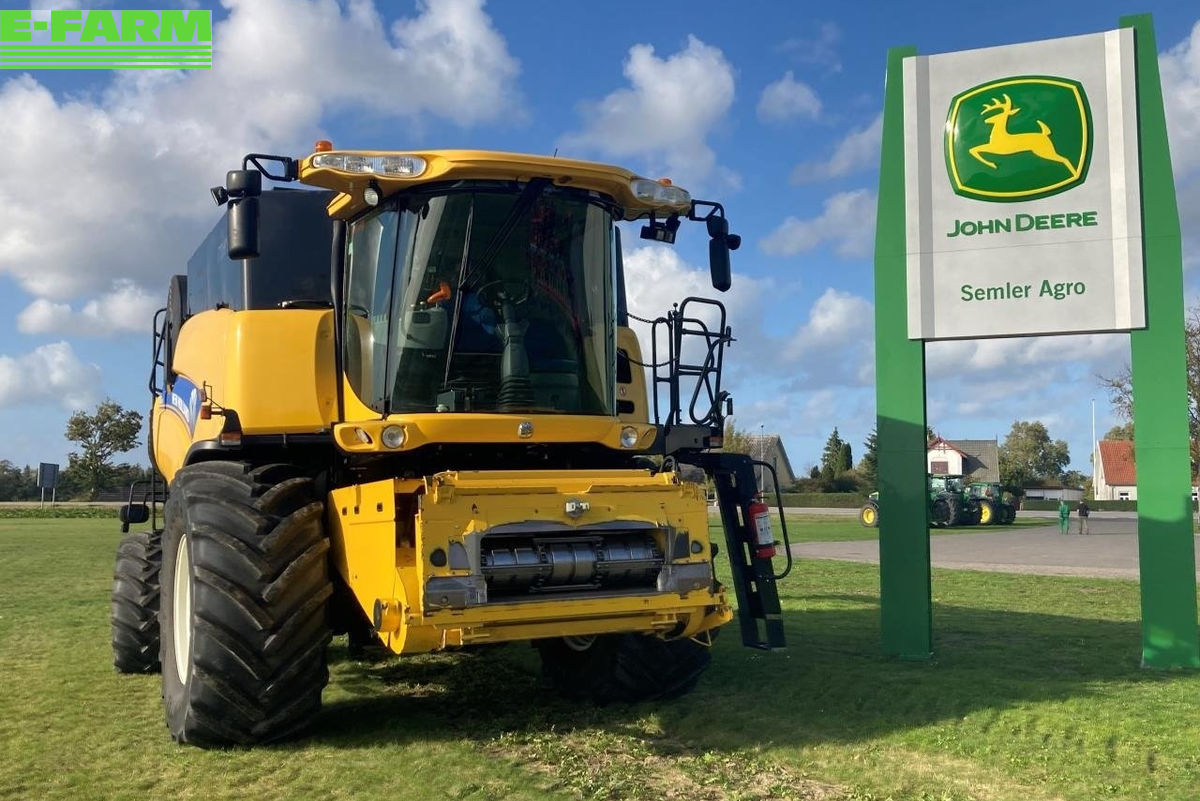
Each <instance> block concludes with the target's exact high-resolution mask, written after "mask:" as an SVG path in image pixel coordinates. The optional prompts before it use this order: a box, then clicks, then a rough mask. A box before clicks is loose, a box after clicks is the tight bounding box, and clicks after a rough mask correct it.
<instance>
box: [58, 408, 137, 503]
mask: <svg viewBox="0 0 1200 801" xmlns="http://www.w3.org/2000/svg"><path fill="white" fill-rule="evenodd" d="M141 430H142V415H141V414H139V413H138V412H135V411H132V410H129V409H123V408H121V405H120V404H119V403H117V402H115V401H112V400H106V401H104V402H103V403H101V404H100V405H99V406H97V407H96V411H95V413H94V414H88V413H87V412H84V411H78V412H75V413H74V414H73V415H71V417H70V419H68V420H67V433H66V437H67V439H69V440H71V441H72V442H76V443H79V446H80V449H81V452H80V453H74V452H73V453H71V454H70V455H69V456H68V457H67V471H69V472H73V473H75V474H76V475H77V476H78V477H79V478H80V479H81V480H82V483H83V487H82V489H83V491H84V492H85V493H86V494H87V497H88V498H93V499H94V498H95V497H96V495H97V494H98V493H99V492H100V490H101V489H103V488H104V487H105V486H106V485H107V484H108V482H109V479H110V476H111V474H112V470H113V466H112V457H113V456H114V455H116V454H118V453H124V452H125V451H128V450H131V449H133V448H135V447H136V446H137V444H138V433H139V432H140V431H141ZM67 471H64V472H67Z"/></svg>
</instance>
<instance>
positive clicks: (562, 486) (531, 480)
mask: <svg viewBox="0 0 1200 801" xmlns="http://www.w3.org/2000/svg"><path fill="white" fill-rule="evenodd" d="M569 500H578V501H585V502H586V503H588V505H589V506H590V509H589V510H588V511H586V512H585V513H583V514H582V515H580V516H578V517H572V516H571V515H569V514H567V512H566V511H565V504H566V502H567V501H569ZM616 521H620V522H622V523H631V524H639V523H640V524H649V525H652V526H655V527H661V529H663V530H664V531H671V532H673V533H674V534H675V535H676V536H679V535H680V534H681V533H682V534H684V535H685V536H686V537H687V539H688V541H689V542H691V543H693V544H692V546H691V548H690V549H689V550H688V553H687V555H686V556H682V557H677V558H676V559H675V560H673V561H670V560H669V558H668V560H669V561H670V563H671V564H672V565H675V566H681V565H697V566H700V567H699V568H694V569H701V570H704V569H706V568H707V569H710V568H708V566H709V563H710V560H711V546H710V543H709V540H708V512H707V509H706V508H705V500H704V494H703V491H702V490H701V488H700V487H699V486H698V485H695V484H690V483H682V482H680V481H679V480H678V479H677V477H676V476H675V475H674V474H671V473H660V474H656V475H650V474H649V473H647V472H645V471H639V470H603V471H601V470H597V471H571V472H559V471H490V472H460V473H454V472H445V473H439V474H437V475H435V476H432V477H430V478H429V479H426V480H422V481H417V480H384V481H376V482H372V483H369V484H362V485H357V486H352V487H344V488H341V489H335V490H333V491H331V492H330V493H329V502H328V524H329V530H330V533H331V535H332V543H333V548H332V560H333V565H334V568H335V570H337V571H338V572H339V573H340V574H341V575H342V577H343V579H344V580H345V582H346V584H347V585H348V586H349V587H350V589H351V590H352V592H353V593H354V595H355V597H356V599H357V600H358V602H359V604H360V606H362V608H363V610H364V611H366V612H367V614H368V615H369V616H374V618H375V620H376V623H377V627H378V629H379V634H380V637H381V639H382V640H383V642H384V644H385V645H387V646H388V647H389V648H390V649H391V650H393V651H395V652H396V653H422V652H426V651H433V650H440V649H442V648H447V647H451V646H458V645H466V644H472V643H480V642H505V641H510V640H522V639H534V638H538V637H551V636H572V635H578V636H583V635H588V634H602V633H609V632H646V633H651V632H659V633H663V634H670V635H671V636H679V637H682V636H697V635H699V634H701V633H702V632H705V631H708V630H709V629H712V628H715V627H717V626H720V625H722V624H724V623H726V622H727V621H729V620H730V618H731V611H730V608H729V605H728V603H727V602H726V599H725V594H724V591H723V590H721V589H719V588H718V589H716V590H715V591H714V589H713V585H712V584H711V583H706V584H705V586H703V587H700V588H694V589H689V590H687V591H684V592H671V591H667V592H658V591H655V590H654V589H653V588H647V589H645V590H644V591H643V590H637V591H627V592H616V593H612V592H610V593H604V592H600V591H597V592H593V593H590V594H588V593H580V594H576V595H561V594H560V595H555V594H546V595H540V596H525V597H521V598H519V599H512V598H510V599H496V600H493V601H487V602H483V603H477V604H469V605H466V606H462V605H459V606H454V605H453V604H447V603H446V601H445V598H444V597H443V598H441V599H439V598H435V597H430V596H429V594H428V593H427V592H426V590H425V588H426V587H427V582H429V581H430V579H438V580H440V579H444V578H451V577H461V578H464V579H467V578H470V577H472V576H478V575H479V570H478V564H479V563H478V553H479V543H480V541H481V540H482V538H483V536H484V534H485V533H486V532H487V531H489V530H491V529H494V528H496V527H498V526H505V525H509V526H513V525H515V526H536V525H538V524H557V525H560V526H566V527H572V528H586V527H591V526H595V525H597V524H599V523H613V522H616ZM663 536H666V535H665V534H664V535H663ZM439 549H440V550H441V551H442V553H443V554H445V553H447V552H450V553H451V554H453V552H454V549H458V550H459V551H460V552H461V553H464V554H465V555H466V557H465V558H466V560H467V561H466V562H459V564H458V565H457V566H456V565H455V562H454V559H453V557H451V559H450V561H449V563H446V564H443V565H442V566H440V567H439V566H436V565H435V560H434V559H433V558H432V557H433V555H434V552H435V551H437V550H439ZM660 550H661V551H662V552H663V553H665V554H670V550H669V549H668V546H667V544H666V543H661V544H660ZM472 554H474V555H472ZM706 575H709V576H711V574H710V573H706Z"/></svg>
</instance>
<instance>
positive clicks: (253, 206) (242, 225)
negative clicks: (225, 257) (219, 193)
mask: <svg viewBox="0 0 1200 801" xmlns="http://www.w3.org/2000/svg"><path fill="white" fill-rule="evenodd" d="M229 258H231V259H234V260H237V259H256V258H258V198H256V197H246V198H242V199H241V200H231V201H229Z"/></svg>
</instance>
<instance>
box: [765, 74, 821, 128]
mask: <svg viewBox="0 0 1200 801" xmlns="http://www.w3.org/2000/svg"><path fill="white" fill-rule="evenodd" d="M820 115H821V99H820V98H819V97H817V93H816V92H815V91H814V90H813V88H812V87H811V86H809V85H808V84H806V83H804V82H803V81H797V80H796V78H795V77H794V76H793V75H792V71H791V70H788V71H787V72H786V73H785V74H784V76H783V77H782V78H780V79H779V80H777V81H775V82H774V83H771V84H768V85H767V86H766V88H765V89H763V91H762V95H761V96H760V97H759V98H758V118H759V119H760V120H762V121H763V122H787V121H788V120H790V119H794V118H796V117H807V118H809V119H812V120H815V119H816V118H817V117H819V116H820Z"/></svg>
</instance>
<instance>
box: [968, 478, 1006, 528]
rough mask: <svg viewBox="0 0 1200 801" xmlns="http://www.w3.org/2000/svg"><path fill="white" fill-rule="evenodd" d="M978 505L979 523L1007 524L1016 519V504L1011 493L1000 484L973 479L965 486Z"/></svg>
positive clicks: (982, 524)
mask: <svg viewBox="0 0 1200 801" xmlns="http://www.w3.org/2000/svg"><path fill="white" fill-rule="evenodd" d="M967 492H968V493H970V495H971V497H973V498H974V499H975V501H976V503H978V505H979V525H981V526H992V525H999V526H1007V525H1009V524H1010V523H1012V521H1014V520H1016V519H1017V504H1016V500H1015V498H1014V497H1013V494H1012V493H1011V492H1010V491H1008V490H1007V489H1005V488H1004V487H1003V486H1001V485H1000V484H997V483H995V482H987V481H974V482H972V483H971V484H970V485H969V486H968V487H967Z"/></svg>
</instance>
